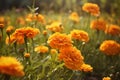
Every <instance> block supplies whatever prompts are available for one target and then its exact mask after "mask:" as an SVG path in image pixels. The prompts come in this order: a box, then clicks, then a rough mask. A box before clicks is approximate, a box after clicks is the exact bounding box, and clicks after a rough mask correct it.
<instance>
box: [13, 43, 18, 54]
mask: <svg viewBox="0 0 120 80" xmlns="http://www.w3.org/2000/svg"><path fill="white" fill-rule="evenodd" d="M14 48H15V53H16V54H17V43H16V42H15V43H14Z"/></svg>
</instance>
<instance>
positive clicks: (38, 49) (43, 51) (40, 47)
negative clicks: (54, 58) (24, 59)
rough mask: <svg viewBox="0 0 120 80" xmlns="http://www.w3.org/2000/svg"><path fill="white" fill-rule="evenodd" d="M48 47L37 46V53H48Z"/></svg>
mask: <svg viewBox="0 0 120 80" xmlns="http://www.w3.org/2000/svg"><path fill="white" fill-rule="evenodd" d="M48 50H49V49H48V47H46V46H37V47H35V51H36V52H37V53H47V52H48Z"/></svg>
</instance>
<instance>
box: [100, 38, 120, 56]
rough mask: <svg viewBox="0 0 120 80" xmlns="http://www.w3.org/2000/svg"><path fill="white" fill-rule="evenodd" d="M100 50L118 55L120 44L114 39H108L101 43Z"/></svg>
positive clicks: (107, 53)
mask: <svg viewBox="0 0 120 80" xmlns="http://www.w3.org/2000/svg"><path fill="white" fill-rule="evenodd" d="M100 51H102V52H103V53H105V54H106V55H117V54H119V53H120V44H119V43H117V42H116V41H114V40H106V41H104V42H103V43H102V44H101V45H100Z"/></svg>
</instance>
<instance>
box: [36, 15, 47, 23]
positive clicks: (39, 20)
mask: <svg viewBox="0 0 120 80" xmlns="http://www.w3.org/2000/svg"><path fill="white" fill-rule="evenodd" d="M37 21H38V22H40V23H42V24H45V23H46V21H45V17H44V16H43V15H42V14H38V15H37Z"/></svg>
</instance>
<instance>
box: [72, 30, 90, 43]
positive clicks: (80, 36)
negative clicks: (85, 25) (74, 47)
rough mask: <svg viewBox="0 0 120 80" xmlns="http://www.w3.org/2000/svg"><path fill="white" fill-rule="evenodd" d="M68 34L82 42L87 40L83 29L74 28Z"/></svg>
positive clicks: (87, 37) (86, 34)
mask: <svg viewBox="0 0 120 80" xmlns="http://www.w3.org/2000/svg"><path fill="white" fill-rule="evenodd" d="M70 35H71V37H72V38H73V39H77V40H80V41H84V42H88V41H89V36H88V33H87V32H85V31H83V30H77V29H74V30H72V31H71V32H70Z"/></svg>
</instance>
